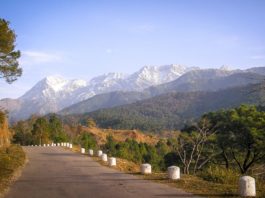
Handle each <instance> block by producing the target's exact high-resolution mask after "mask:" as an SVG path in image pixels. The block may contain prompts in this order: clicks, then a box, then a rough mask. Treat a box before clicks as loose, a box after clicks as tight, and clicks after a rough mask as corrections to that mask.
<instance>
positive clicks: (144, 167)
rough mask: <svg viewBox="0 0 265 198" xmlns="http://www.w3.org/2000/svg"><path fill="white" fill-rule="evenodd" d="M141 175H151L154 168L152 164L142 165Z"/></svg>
mask: <svg viewBox="0 0 265 198" xmlns="http://www.w3.org/2000/svg"><path fill="white" fill-rule="evenodd" d="M141 173H142V174H151V173H152V166H151V165H150V164H142V165H141Z"/></svg>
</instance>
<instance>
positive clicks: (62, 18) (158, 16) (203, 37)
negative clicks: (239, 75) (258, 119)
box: [0, 0, 265, 98]
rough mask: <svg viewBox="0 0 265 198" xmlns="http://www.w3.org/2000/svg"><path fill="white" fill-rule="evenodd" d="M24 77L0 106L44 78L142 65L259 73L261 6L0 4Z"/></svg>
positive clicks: (150, 0) (4, 90)
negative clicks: (254, 70)
mask: <svg viewBox="0 0 265 198" xmlns="http://www.w3.org/2000/svg"><path fill="white" fill-rule="evenodd" d="M0 1H1V12H0V18H4V19H7V20H9V21H10V23H11V27H12V28H13V29H14V30H15V32H16V34H17V49H19V50H21V52H22V57H21V58H20V62H21V66H22V67H23V69H24V74H23V76H22V77H21V78H20V79H19V80H18V81H16V82H15V83H13V84H12V85H8V84H7V83H5V82H4V81H3V79H0V98H5V97H12V98H16V97H19V96H21V95H22V94H23V93H24V92H25V91H27V90H28V89H30V88H31V87H32V86H33V85H34V84H35V83H36V82H38V81H39V80H41V79H42V78H44V77H45V76H48V75H61V76H64V77H66V78H69V79H72V78H82V79H86V80H88V79H90V78H92V77H94V76H97V75H100V74H103V73H108V72H123V73H132V72H135V71H137V70H138V69H140V68H141V67H142V66H144V65H165V64H184V65H187V66H199V67H202V68H208V67H220V66H222V65H229V66H230V67H232V68H241V69H243V68H248V67H254V66H265V36H264V35H265V23H264V21H265V12H264V10H265V1H264V0H120V1H118V0H116V1H115V0H105V1H103V0H94V1H92V0H91V1H90V0H75V1H73V0H45V1H40V0H39V1H38V0H27V1H21V0H0Z"/></svg>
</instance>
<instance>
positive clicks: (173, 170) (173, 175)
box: [167, 166, 180, 180]
mask: <svg viewBox="0 0 265 198" xmlns="http://www.w3.org/2000/svg"><path fill="white" fill-rule="evenodd" d="M167 172H168V178H169V179H173V180H175V179H179V178H180V169H179V167H177V166H170V167H168V168H167Z"/></svg>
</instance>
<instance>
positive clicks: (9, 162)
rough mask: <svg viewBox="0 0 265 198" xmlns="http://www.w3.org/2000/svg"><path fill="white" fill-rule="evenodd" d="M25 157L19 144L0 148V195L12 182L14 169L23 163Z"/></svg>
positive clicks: (16, 169)
mask: <svg viewBox="0 0 265 198" xmlns="http://www.w3.org/2000/svg"><path fill="white" fill-rule="evenodd" d="M25 159H26V156H25V153H24V151H23V150H22V147H21V146H18V145H11V146H9V147H2V148H0V195H1V193H3V192H4V191H5V190H6V189H7V188H8V186H9V185H10V183H11V182H12V178H13V177H14V175H15V174H16V171H18V169H19V168H20V167H22V166H23V165H24V163H25Z"/></svg>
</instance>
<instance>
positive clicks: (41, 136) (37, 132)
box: [32, 117, 49, 144]
mask: <svg viewBox="0 0 265 198" xmlns="http://www.w3.org/2000/svg"><path fill="white" fill-rule="evenodd" d="M32 135H33V140H34V144H44V143H48V141H49V125H48V121H47V120H46V119H45V118H43V117H42V118H38V119H37V120H36V122H35V123H34V125H33V129H32Z"/></svg>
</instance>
